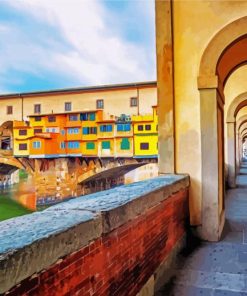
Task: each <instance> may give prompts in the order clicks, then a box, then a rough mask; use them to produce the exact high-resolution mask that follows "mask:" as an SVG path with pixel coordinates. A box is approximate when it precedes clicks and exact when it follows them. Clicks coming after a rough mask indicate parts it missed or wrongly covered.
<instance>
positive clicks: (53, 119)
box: [48, 116, 56, 122]
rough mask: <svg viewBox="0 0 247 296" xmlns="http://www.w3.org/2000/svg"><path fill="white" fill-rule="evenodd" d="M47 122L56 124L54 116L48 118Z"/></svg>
mask: <svg viewBox="0 0 247 296" xmlns="http://www.w3.org/2000/svg"><path fill="white" fill-rule="evenodd" d="M48 121H49V122H56V116H48Z"/></svg>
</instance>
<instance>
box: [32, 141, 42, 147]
mask: <svg viewBox="0 0 247 296" xmlns="http://www.w3.org/2000/svg"><path fill="white" fill-rule="evenodd" d="M33 148H34V149H39V148H41V142H40V141H34V142H33Z"/></svg>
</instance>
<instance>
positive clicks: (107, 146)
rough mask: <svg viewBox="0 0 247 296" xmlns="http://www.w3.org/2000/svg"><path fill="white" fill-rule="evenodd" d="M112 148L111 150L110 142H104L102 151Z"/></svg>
mask: <svg viewBox="0 0 247 296" xmlns="http://www.w3.org/2000/svg"><path fill="white" fill-rule="evenodd" d="M110 148H111V145H110V141H103V142H102V149H110Z"/></svg>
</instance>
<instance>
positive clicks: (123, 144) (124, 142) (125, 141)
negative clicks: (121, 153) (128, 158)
mask: <svg viewBox="0 0 247 296" xmlns="http://www.w3.org/2000/svg"><path fill="white" fill-rule="evenodd" d="M121 149H122V150H129V149H130V141H129V139H128V138H124V139H122V141H121Z"/></svg>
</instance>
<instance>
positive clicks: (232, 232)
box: [157, 163, 247, 296]
mask: <svg viewBox="0 0 247 296" xmlns="http://www.w3.org/2000/svg"><path fill="white" fill-rule="evenodd" d="M237 184H238V187H237V188H236V189H231V190H228V191H227V197H226V225H225V229H224V234H223V236H222V240H221V241H220V242H218V243H206V242H203V243H201V244H200V245H199V246H197V247H196V248H195V249H194V250H193V251H192V252H191V253H190V254H188V253H187V254H181V255H180V258H179V265H178V268H177V269H176V272H175V274H176V277H174V278H173V279H172V281H171V283H169V284H168V285H167V286H166V287H165V288H164V289H163V290H162V291H161V292H160V293H158V294H157V296H162V295H163V296H172V295H174V296H197V295H198V296H221V295H222V296H223V295H224V296H237V295H246V296H247V163H244V164H243V165H242V167H241V170H240V175H239V176H238V177H237Z"/></svg>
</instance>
